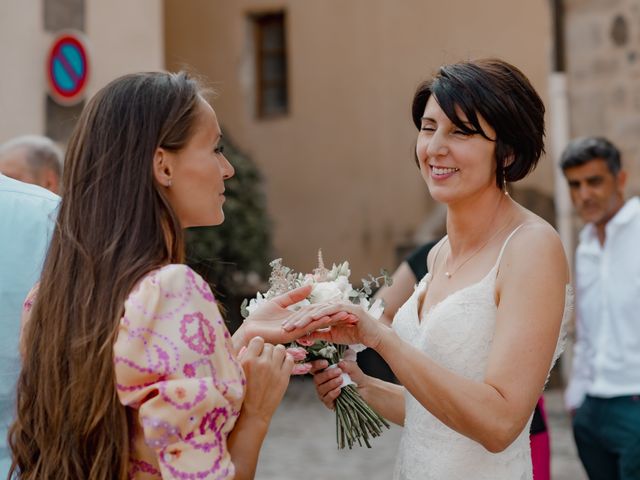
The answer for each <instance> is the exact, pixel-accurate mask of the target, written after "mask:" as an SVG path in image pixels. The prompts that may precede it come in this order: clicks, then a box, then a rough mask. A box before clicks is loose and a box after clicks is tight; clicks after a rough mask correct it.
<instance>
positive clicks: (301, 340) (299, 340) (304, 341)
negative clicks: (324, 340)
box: [296, 337, 316, 347]
mask: <svg viewBox="0 0 640 480" xmlns="http://www.w3.org/2000/svg"><path fill="white" fill-rule="evenodd" d="M296 343H297V344H298V345H302V346H303V347H310V346H311V345H313V344H314V343H316V341H315V340H310V339H308V338H306V337H300V338H297V339H296Z"/></svg>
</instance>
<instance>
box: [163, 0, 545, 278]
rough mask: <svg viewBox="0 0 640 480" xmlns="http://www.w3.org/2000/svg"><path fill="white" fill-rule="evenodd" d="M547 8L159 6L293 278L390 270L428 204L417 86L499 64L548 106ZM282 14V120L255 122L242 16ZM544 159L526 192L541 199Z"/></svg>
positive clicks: (327, 3)
mask: <svg viewBox="0 0 640 480" xmlns="http://www.w3.org/2000/svg"><path fill="white" fill-rule="evenodd" d="M547 3H548V2H545V1H537V0H536V1H532V2H528V1H527V2H521V1H518V2H513V1H510V0H493V1H492V2H469V1H466V0H450V1H447V2H438V3H436V2H425V1H424V0H400V1H393V2H390V1H388V0H324V1H302V0H279V1H271V0H265V1H260V0H190V1H189V2H188V3H185V2H183V1H180V0H166V1H165V5H166V10H165V28H166V30H165V32H166V37H165V42H166V43H165V45H166V64H167V68H169V69H177V68H180V67H182V66H185V65H187V66H190V67H191V68H192V69H194V70H196V71H197V72H199V73H201V74H203V75H204V76H206V77H207V78H208V79H209V80H211V81H212V83H213V85H214V86H215V88H216V89H217V90H218V92H219V97H218V98H217V99H216V100H215V102H214V107H215V108H216V110H217V112H218V115H219V118H220V120H221V123H222V125H223V128H224V129H226V133H227V134H229V135H230V136H231V137H233V139H234V140H235V142H236V143H238V144H239V145H240V146H241V147H242V148H243V149H244V150H245V151H246V152H247V153H248V154H250V155H251V156H252V157H253V159H254V160H255V161H256V162H257V163H258V165H259V167H260V168H261V170H262V172H263V173H264V175H265V177H266V182H267V183H266V189H267V195H268V202H269V210H270V212H271V214H272V216H273V219H274V220H275V245H276V248H277V254H279V255H282V256H284V257H285V262H286V263H287V264H290V265H292V266H294V267H296V268H298V269H303V270H309V269H310V268H312V267H313V263H314V259H315V252H316V250H317V248H318V247H322V248H323V250H324V252H325V258H326V259H328V260H341V259H345V258H346V259H349V260H351V262H352V266H353V267H354V268H353V270H354V275H355V276H356V278H358V276H360V275H363V274H365V273H367V272H372V273H375V272H377V270H378V269H379V268H380V267H382V266H384V267H387V268H393V267H394V266H395V264H396V263H395V262H396V254H395V249H396V247H397V246H398V245H401V244H404V243H407V242H409V241H411V240H412V238H413V236H414V235H415V233H416V231H417V230H418V229H419V227H420V225H421V224H422V223H423V222H424V221H425V220H426V219H427V218H428V216H429V213H430V212H431V211H432V209H433V203H432V201H431V200H430V198H429V197H428V193H427V191H426V187H425V186H424V183H423V181H422V179H421V177H420V176H419V174H418V172H417V170H416V167H415V166H414V164H413V159H412V156H413V154H412V151H413V145H414V142H415V138H416V131H415V128H414V127H413V124H412V122H411V119H410V113H409V112H410V102H411V98H412V95H413V92H414V89H415V87H416V85H417V84H418V83H419V82H420V81H421V80H422V79H424V78H425V77H426V76H428V75H429V74H431V73H432V72H434V70H435V69H436V68H437V67H438V66H439V65H440V64H442V63H445V62H451V61H455V60H459V59H466V58H473V57H479V56H500V57H503V58H505V59H507V60H509V61H511V62H513V63H515V64H517V65H518V66H520V67H521V68H522V69H523V70H524V72H525V73H527V74H528V75H529V77H530V78H531V80H532V81H533V83H534V84H535V86H536V87H537V88H538V90H539V91H540V92H541V94H542V95H543V97H546V90H547V75H548V68H549V66H548V65H549V51H550V20H549V15H550V14H549V11H548V6H547ZM277 8H284V9H286V11H287V15H288V25H287V26H288V48H289V82H290V113H289V114H288V115H287V116H285V117H282V118H279V119H271V120H258V119H256V118H255V115H254V107H253V100H254V97H253V95H254V94H253V89H254V85H253V64H252V61H253V60H252V45H251V43H252V42H251V36H250V33H249V22H248V20H247V15H248V14H249V13H251V12H261V11H267V10H269V9H277ZM547 163H548V162H545V161H543V162H542V164H541V166H540V168H539V169H538V171H537V172H536V173H535V174H534V175H532V176H531V177H530V178H529V179H528V180H527V181H525V182H523V183H524V184H525V185H528V186H530V187H534V188H537V189H540V190H542V191H543V192H547V193H551V191H552V185H553V183H552V177H551V166H550V165H548V164H547Z"/></svg>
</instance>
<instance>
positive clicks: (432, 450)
mask: <svg viewBox="0 0 640 480" xmlns="http://www.w3.org/2000/svg"><path fill="white" fill-rule="evenodd" d="M498 264H499V261H498V263H496V265H495V266H494V267H493V269H492V270H491V271H490V272H489V273H488V274H487V275H486V276H485V277H484V278H483V279H482V280H480V281H479V282H477V283H475V284H472V285H470V286H468V287H466V288H463V289H461V290H458V291H457V292H454V293H453V294H451V295H450V296H448V297H447V298H445V299H444V300H442V301H441V302H440V303H438V304H436V305H434V306H433V307H432V308H431V310H430V311H429V313H428V314H427V316H428V321H425V322H420V321H419V317H418V308H419V301H418V299H419V298H420V295H421V294H422V293H423V292H424V291H425V289H426V288H427V286H428V284H429V281H430V280H431V274H429V273H428V274H427V275H426V276H425V277H424V278H423V279H422V280H421V281H420V283H419V284H418V285H417V286H416V289H415V291H414V293H413V295H412V296H411V297H410V298H409V300H408V301H407V302H406V303H405V304H404V305H403V306H402V307H401V308H400V309H399V310H398V313H397V314H396V317H395V319H394V322H393V328H394V329H395V330H396V332H397V333H398V335H399V336H400V337H401V338H403V339H404V340H405V341H407V342H408V343H410V344H411V345H413V346H414V347H416V348H419V349H420V350H422V351H423V352H425V353H427V354H428V355H429V356H430V357H431V358H432V359H433V360H434V361H436V362H437V363H438V364H440V365H442V366H443V367H445V368H447V369H449V370H451V371H452V372H455V373H457V374H459V375H462V376H465V377H467V378H470V379H473V380H478V381H481V380H482V379H483V377H484V372H485V370H486V366H487V361H488V357H489V352H490V350H491V345H492V341H493V334H494V331H495V322H496V316H497V307H496V304H495V298H494V292H495V281H496V275H497V269H498ZM572 305H573V291H572V289H571V287H570V286H569V285H567V288H566V292H565V309H564V314H563V319H562V326H561V331H560V336H559V339H558V343H557V345H556V350H555V353H554V356H553V363H555V361H556V360H557V358H558V357H559V356H560V354H561V353H562V351H563V349H564V343H565V337H566V327H567V321H568V319H569V318H570V316H571V311H572ZM553 363H552V365H553ZM547 378H548V377H547ZM405 409H406V410H405V426H404V431H403V434H402V438H401V441H400V447H399V453H398V458H397V461H396V466H395V471H394V479H402V480H410V479H421V480H424V479H433V480H436V479H445V478H446V479H448V480H468V479H471V478H473V479H477V480H531V479H532V475H533V474H532V469H531V453H530V446H529V426H530V424H531V418H529V421H528V422H527V424H526V427H525V429H524V430H523V431H522V432H521V433H520V435H519V436H518V437H517V439H516V440H515V441H514V442H513V443H512V444H511V445H510V446H509V447H508V448H506V449H505V450H504V451H502V452H500V453H495V454H494V453H490V452H489V451H487V450H486V449H485V448H484V447H483V446H482V445H480V444H479V443H477V442H475V441H473V440H471V439H469V438H467V437H465V436H464V435H461V434H459V433H458V432H456V431H454V430H452V429H451V428H449V427H448V426H446V425H445V424H444V423H442V422H441V421H440V420H438V419H437V418H436V417H434V416H433V415H432V414H431V413H430V412H429V411H428V410H426V409H425V408H424V407H423V406H422V405H421V404H420V403H419V402H418V401H417V400H416V399H415V398H414V397H413V396H412V395H411V394H410V393H409V392H408V391H407V392H406V393H405ZM532 415H533V413H532Z"/></svg>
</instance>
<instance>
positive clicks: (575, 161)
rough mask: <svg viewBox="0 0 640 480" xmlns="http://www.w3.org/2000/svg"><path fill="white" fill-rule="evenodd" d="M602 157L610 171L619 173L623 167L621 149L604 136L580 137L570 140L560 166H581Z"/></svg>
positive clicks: (615, 173) (614, 173)
mask: <svg viewBox="0 0 640 480" xmlns="http://www.w3.org/2000/svg"><path fill="white" fill-rule="evenodd" d="M596 159H602V160H604V161H605V163H606V164H607V167H608V168H609V171H610V172H611V173H612V174H613V175H617V174H618V172H619V171H620V170H621V169H622V161H621V160H620V150H618V149H617V148H616V146H615V145H614V144H613V143H611V142H610V141H609V140H607V139H606V138H604V137H580V138H576V139H574V140H571V141H570V142H569V145H567V147H566V148H565V149H564V152H562V157H560V168H562V171H565V170H566V169H567V168H571V167H579V166H581V165H584V164H585V163H587V162H590V161H592V160H596Z"/></svg>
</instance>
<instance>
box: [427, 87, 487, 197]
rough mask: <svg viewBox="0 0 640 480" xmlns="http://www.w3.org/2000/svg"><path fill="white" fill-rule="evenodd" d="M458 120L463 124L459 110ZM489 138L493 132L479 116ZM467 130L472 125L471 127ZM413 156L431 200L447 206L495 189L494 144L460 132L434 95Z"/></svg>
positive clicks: (464, 119)
mask: <svg viewBox="0 0 640 480" xmlns="http://www.w3.org/2000/svg"><path fill="white" fill-rule="evenodd" d="M457 113H458V117H459V118H460V119H461V120H462V121H463V122H466V121H467V118H466V116H465V115H464V113H462V111H461V110H458V111H457ZM478 119H479V121H480V125H481V126H482V129H483V130H484V132H485V134H486V135H487V136H488V137H489V138H495V131H494V130H493V128H491V126H489V124H487V122H486V121H485V120H484V119H483V118H482V117H481V116H480V115H478ZM469 127H470V128H473V126H472V125H471V124H470V125H469ZM416 155H417V157H418V162H419V166H420V172H421V173H422V177H423V179H424V181H425V182H426V184H427V187H428V188H429V192H430V193H431V196H432V197H433V198H434V200H436V201H438V202H442V203H446V204H452V203H456V202H458V201H461V200H465V199H469V198H473V196H474V195H477V194H479V193H480V192H482V191H484V190H486V189H487V188H497V187H496V181H495V170H496V161H495V142H492V141H490V140H487V139H486V138H484V137H483V136H482V135H480V134H479V133H478V134H471V135H470V134H467V133H465V132H463V131H462V130H460V129H459V128H458V127H457V126H456V125H455V124H454V123H453V122H452V121H451V120H450V119H449V117H447V115H446V114H445V113H444V111H443V110H442V109H441V108H440V105H438V102H437V101H436V98H435V96H434V95H431V96H430V97H429V100H428V101H427V105H426V106H425V109H424V115H423V117H422V123H421V127H420V133H419V134H418V141H417V144H416Z"/></svg>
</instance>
